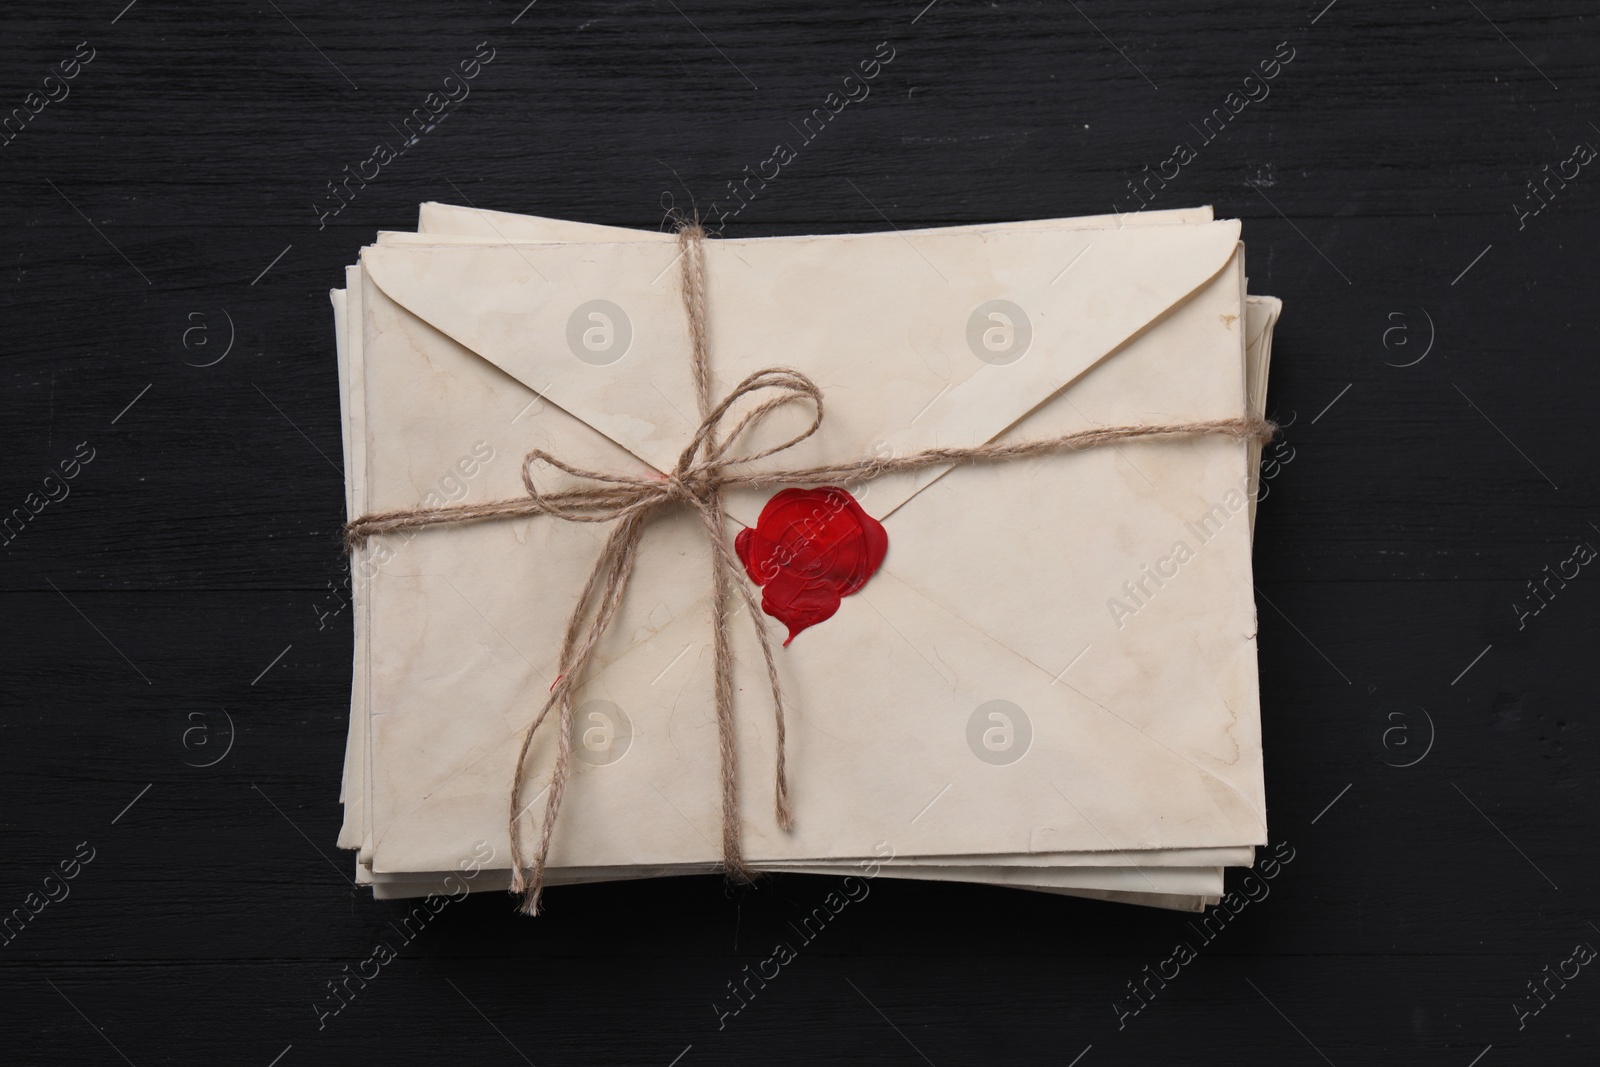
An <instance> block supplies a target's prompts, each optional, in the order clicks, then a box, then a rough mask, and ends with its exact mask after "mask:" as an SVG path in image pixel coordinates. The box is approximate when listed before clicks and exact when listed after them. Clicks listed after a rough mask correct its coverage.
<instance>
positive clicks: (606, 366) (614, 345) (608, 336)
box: [361, 242, 698, 470]
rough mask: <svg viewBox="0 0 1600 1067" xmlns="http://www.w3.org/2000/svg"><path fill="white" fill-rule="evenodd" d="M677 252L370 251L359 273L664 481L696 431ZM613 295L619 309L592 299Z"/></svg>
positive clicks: (652, 247)
mask: <svg viewBox="0 0 1600 1067" xmlns="http://www.w3.org/2000/svg"><path fill="white" fill-rule="evenodd" d="M677 251H678V250H677V247H676V245H675V244H670V243H668V244H644V243H638V242H635V243H629V244H591V245H585V246H582V250H581V254H575V249H574V246H572V245H557V244H533V245H496V246H481V245H480V246H473V245H466V246H460V245H427V246H420V247H419V246H384V245H374V246H369V247H367V248H364V249H362V253H361V264H362V267H363V268H364V269H365V270H366V271H367V273H368V275H369V276H370V277H371V279H372V281H373V282H374V283H375V284H376V285H377V286H378V288H379V289H381V290H383V292H384V293H385V294H386V295H387V296H389V297H390V298H391V299H393V300H394V301H395V302H396V303H398V304H400V305H401V306H402V307H404V308H405V309H406V310H408V311H410V312H411V313H412V314H414V315H416V316H417V317H418V318H420V319H422V320H423V321H424V322H426V323H428V325H430V326H432V327H434V328H435V329H437V330H439V331H440V332H442V333H444V334H446V335H448V336H449V337H451V338H453V339H454V340H456V341H458V342H460V343H461V344H463V345H465V346H466V347H467V348H469V349H471V350H472V351H473V352H475V353H477V354H478V355H479V356H481V357H483V358H484V359H486V360H488V361H489V362H490V363H492V364H494V365H495V366H497V367H499V368H500V369H501V370H503V371H505V372H506V373H507V374H509V375H511V376H512V377H513V378H516V379H517V380H518V381H520V382H521V383H522V384H523V385H525V386H527V387H528V388H529V389H532V390H533V391H534V392H535V393H537V394H539V396H541V397H543V398H545V399H547V400H548V401H550V402H551V403H554V404H556V405H557V406H559V407H560V408H562V409H563V410H565V411H567V412H569V413H570V414H572V415H574V416H576V417H577V418H579V419H581V420H583V421H584V422H585V423H587V424H589V425H590V426H592V427H594V429H596V430H598V431H599V432H600V433H602V434H604V435H606V436H607V437H609V438H610V439H611V440H613V441H615V442H616V443H617V444H618V445H621V446H622V447H623V448H625V449H627V450H628V451H630V452H632V453H633V454H634V455H635V456H638V457H639V458H640V459H641V460H643V461H644V462H646V463H648V464H650V465H651V466H653V467H655V468H656V469H658V470H667V469H670V468H671V467H672V465H673V464H674V463H675V462H676V460H677V457H678V454H679V452H680V451H682V449H683V447H684V445H685V444H686V443H687V442H688V440H689V439H690V437H691V436H692V435H693V434H694V431H695V428H696V426H697V425H698V420H697V419H695V418H694V414H695V412H696V410H697V405H696V401H695V397H694V391H693V385H692V381H691V378H690V373H689V365H688V362H687V357H686V355H685V354H686V353H687V352H688V351H689V334H688V327H687V324H686V322H685V319H684V312H683V304H682V301H681V299H680V297H679V293H678V285H677V281H678V278H677V268H676V267H675V266H674V263H675V257H676V256H677ZM619 279H624V280H625V282H624V284H623V285H622V286H619V282H618V280H619ZM652 279H655V280H654V281H652ZM621 288H626V290H627V296H626V299H625V300H623V303H625V304H626V305H627V309H626V310H624V308H623V306H622V304H619V303H618V301H617V300H616V299H606V298H605V297H604V296H602V295H601V294H615V293H618V292H619V290H620V289H621ZM422 347H423V346H422V345H421V344H419V349H420V348H422Z"/></svg>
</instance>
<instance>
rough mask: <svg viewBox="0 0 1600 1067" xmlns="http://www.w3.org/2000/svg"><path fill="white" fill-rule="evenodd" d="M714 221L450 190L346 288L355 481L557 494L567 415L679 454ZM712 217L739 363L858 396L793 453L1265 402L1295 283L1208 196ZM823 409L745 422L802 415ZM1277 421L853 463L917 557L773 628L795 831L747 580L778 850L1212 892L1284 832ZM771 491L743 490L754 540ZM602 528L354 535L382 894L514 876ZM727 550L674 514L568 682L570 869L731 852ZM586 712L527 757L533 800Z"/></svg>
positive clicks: (581, 445) (625, 450) (357, 683)
mask: <svg viewBox="0 0 1600 1067" xmlns="http://www.w3.org/2000/svg"><path fill="white" fill-rule="evenodd" d="M679 255H680V245H679V242H678V240H677V238H676V236H675V235H674V234H672V233H656V232H648V231H637V230H629V229H621V228H616V227H609V226H595V225H587V224H581V223H574V222H563V221H558V220H554V219H544V218H536V217H531V216H525V215H514V214H505V213H499V212H489V211H481V210H477V209H474V208H460V207H451V206H447V205H443V204H424V205H423V207H422V211H421V220H420V223H419V225H418V232H417V233H382V234H380V235H379V237H378V240H377V243H376V244H374V245H371V246H369V247H367V248H365V249H363V250H362V253H361V261H360V263H359V265H357V266H353V267H350V268H348V270H347V273H346V288H344V289H340V290H334V291H333V293H332V299H333V306H334V312H335V322H336V328H337V331H338V353H339V368H340V385H341V405H342V411H343V416H344V418H343V422H344V450H345V465H346V471H347V472H348V478H347V501H346V503H347V507H348V510H349V513H350V515H351V516H352V517H355V516H358V515H362V514H366V513H370V512H377V511H385V510H392V509H408V508H418V507H437V506H442V505H447V504H454V503H461V502H468V503H470V502H474V501H490V500H499V499H506V498H511V497H517V496H520V495H523V494H524V493H525V490H524V488H523V483H522V474H521V470H522V462H523V456H524V455H525V454H526V453H527V452H528V451H529V450H530V449H533V448H542V449H544V450H546V451H548V452H550V453H552V454H554V455H556V456H559V457H561V458H562V459H563V460H564V461H566V462H568V463H571V464H574V465H576V466H579V467H583V468H588V469H593V470H612V471H625V472H631V473H648V472H649V471H650V470H651V469H652V468H653V469H654V470H656V471H663V472H664V471H669V470H671V469H672V465H673V464H674V463H675V462H676V461H677V458H678V455H679V453H680V451H681V450H682V449H683V448H684V446H685V445H686V444H687V443H688V442H689V440H690V439H691V437H692V436H693V434H694V432H695V429H696V427H697V426H698V423H699V418H698V417H697V397H696V393H695V388H694V385H693V382H692V378H691V373H690V364H689V358H690V351H691V347H690V338H689V332H688V330H689V327H688V324H687V322H686V318H685V312H684V305H683V302H682V299H681V295H680V277H679V265H678V256H679ZM704 255H705V277H706V279H707V287H708V300H709V337H710V341H709V348H710V357H711V363H712V367H713V375H714V379H715V381H714V387H713V389H712V393H713V395H714V396H716V397H721V396H723V395H724V394H725V393H727V391H728V390H729V389H730V388H732V386H734V385H735V384H736V383H738V382H739V381H740V380H741V379H743V378H744V377H745V376H746V375H748V374H750V373H751V372H752V371H755V370H757V369H760V368H764V367H769V366H783V367H790V368H794V369H796V370H799V371H801V372H803V373H804V374H806V375H807V376H809V377H810V378H811V379H812V380H814V381H815V382H816V383H817V384H818V385H819V386H820V387H821V389H822V391H823V392H824V394H825V397H826V418H825V421H824V423H823V425H822V427H821V429H820V430H819V431H818V432H817V433H816V434H815V435H814V436H812V437H811V438H809V439H807V440H805V441H803V442H802V443H801V444H799V445H796V446H794V447H793V448H790V449H788V450H787V451H785V452H782V453H780V454H778V455H776V456H773V457H770V458H769V459H766V460H762V461H760V462H762V463H766V464H770V465H771V466H772V469H780V468H785V469H793V468H796V467H809V466H814V465H818V464H821V463H826V462H836V461H848V460H854V459H860V458H864V457H871V456H873V455H885V454H896V455H899V454H904V453H907V452H912V451H917V450H921V449H924V448H929V447H934V446H960V445H977V444H981V443H984V442H989V441H995V440H1001V441H1009V440H1028V439H1032V438H1039V437H1046V436H1052V435H1057V434H1062V433H1067V432H1071V431H1074V430H1082V429H1091V428H1094V427H1104V426H1130V425H1140V424H1171V423H1183V422H1195V421H1204V420H1217V419H1230V418H1239V417H1242V416H1245V415H1247V414H1250V413H1256V414H1261V413H1263V411H1264V404H1265V399H1266V382H1267V364H1268V358H1269V354H1270V351H1271V338H1272V327H1273V324H1274V322H1275V320H1276V318H1277V315H1278V312H1279V308H1280V304H1279V302H1278V301H1277V300H1275V299H1273V298H1270V297H1253V296H1247V295H1246V282H1245V263H1244V246H1243V245H1242V244H1241V243H1240V224H1239V223H1238V222H1237V221H1216V220H1213V218H1212V213H1211V211H1210V209H1208V208H1202V209H1193V210H1182V211H1165V212H1156V211H1151V212H1143V213H1140V214H1137V215H1125V216H1097V217H1087V218H1072V219H1053V220H1046V221H1039V222H1023V223H1009V224H996V225H980V226H960V227H949V228H941V229H925V230H908V231H899V232H886V233H870V234H853V235H834V236H821V237H780V238H760V239H740V238H726V237H722V238H716V239H711V240H708V241H707V243H706V245H705V252H704ZM808 419H809V413H804V414H803V413H802V412H800V411H798V410H794V411H789V410H782V411H778V412H774V413H773V414H772V415H771V417H770V418H768V419H767V420H765V422H763V423H762V424H761V425H760V426H758V427H754V428H752V431H751V432H752V433H753V434H755V435H756V437H757V438H759V441H758V443H761V442H767V443H776V442H778V441H781V440H783V439H785V438H787V437H789V436H792V435H793V432H794V430H795V428H796V426H803V425H804V423H805V422H806V421H808ZM1259 459H1260V444H1259V443H1248V442H1240V441H1238V440H1236V439H1233V438H1229V437H1223V436H1194V437H1166V438H1155V439H1150V440H1141V441H1123V442H1119V443H1115V444H1112V445H1109V446H1102V447H1097V448H1090V449H1085V450H1083V451H1081V452H1071V453H1067V454H1058V455H1048V456H1041V457H1036V458H1028V459H1019V460H1014V461H1010V462H1004V463H990V464H978V465H964V466H957V467H954V468H950V467H936V468H932V469H927V470H923V471H920V472H915V473H905V474H896V475H890V476H885V477H882V478H878V479H874V480H872V481H871V482H864V483H862V484H859V485H854V486H850V487H849V488H850V490H851V492H852V493H853V494H854V495H855V497H856V498H857V499H858V500H859V501H860V503H861V506H862V507H863V508H864V509H865V510H866V511H867V512H868V513H869V514H870V515H872V516H873V517H874V518H876V519H877V520H879V521H880V522H881V523H882V524H883V526H884V528H885V530H886V531H887V533H888V538H889V548H888V554H887V557H886V558H885V560H884V563H883V565H882V568H881V570H879V571H878V572H877V573H876V575H874V576H873V577H872V578H871V580H870V581H868V582H867V584H866V585H865V586H864V587H863V588H862V589H861V590H860V591H859V592H856V593H854V594H853V595H850V596H848V597H846V598H844V600H843V603H842V605H841V606H840V608H839V610H838V612H837V613H836V614H835V615H834V616H833V617H832V618H829V619H827V620H826V621H825V622H822V623H821V624H819V625H816V626H813V627H811V628H810V629H807V630H806V631H805V632H803V633H801V634H800V635H799V636H798V637H796V638H795V640H794V641H793V642H792V643H791V644H790V645H788V646H787V647H784V648H777V649H776V657H777V660H778V668H779V672H780V674H781V680H782V684H783V688H784V694H785V700H786V704H787V708H788V720H787V727H788V743H787V753H788V775H789V793H790V798H791V803H792V806H793V812H794V821H795V825H794V828H793V829H792V830H790V831H787V832H786V831H783V830H781V829H779V828H778V826H777V825H776V822H775V819H774V815H773V810H772V781H773V753H774V725H773V717H772V712H771V706H770V696H769V693H768V686H767V680H766V670H765V667H764V666H763V665H762V659H761V655H760V651H759V646H758V645H757V642H756V639H755V637H754V635H753V633H752V632H751V630H750V621H749V619H748V618H747V615H748V613H747V612H741V613H740V617H738V618H735V619H734V620H733V629H732V632H733V649H734V654H735V657H736V666H735V687H736V688H735V699H736V702H737V709H736V722H737V757H738V758H737V775H738V783H739V792H740V804H741V815H742V826H743V842H744V850H745V856H746V859H747V861H748V862H749V863H750V864H751V866H752V867H753V868H755V869H757V870H759V871H795V872H807V873H817V874H834V873H837V874H852V873H853V874H857V875H858V876H859V875H860V874H861V873H862V872H863V871H864V870H865V871H867V872H868V873H871V874H875V875H879V876H886V877H896V878H916V879H937V880H946V881H964V882H979V883H987V884H992V885H1005V886H1014V887H1017V888H1024V889H1033V890H1041V891H1044V892H1051V893H1059V894H1066V895H1070V896H1080V897H1091V898H1097V899H1105V900H1120V901H1127V902H1130V903H1138V904H1147V905H1154V906H1159V907H1167V908H1176V909H1184V910H1196V911H1198V910H1200V909H1202V908H1204V907H1205V906H1206V905H1207V904H1212V903H1216V902H1217V900H1218V898H1219V897H1220V896H1221V894H1222V892H1223V871H1224V869H1225V868H1226V867H1229V866H1248V865H1250V864H1251V863H1252V861H1253V856H1254V848H1255V846H1258V845H1263V844H1265V843H1266V833H1267V830H1266V821H1265V818H1266V805H1265V797H1264V792H1263V784H1262V756H1261V729H1260V715H1259V693H1258V680H1257V669H1256V640H1255V634H1256V610H1255V602H1254V597H1253V590H1252V585H1251V560H1250V557H1251V536H1252V528H1253V524H1254V499H1255V494H1254V488H1255V483H1254V476H1255V472H1256V471H1257V469H1258V465H1259ZM538 477H539V478H540V481H541V483H548V484H547V485H542V487H545V488H552V489H559V488H562V487H566V486H570V485H572V484H575V483H576V480H575V479H571V478H568V477H567V476H565V475H563V474H561V473H560V472H559V471H556V470H553V469H550V468H541V469H540V471H539V472H538ZM772 494H773V490H771V489H766V490H754V489H729V490H727V491H726V492H725V505H726V511H727V515H728V534H727V535H728V538H729V542H730V544H731V542H732V538H733V536H734V534H735V533H736V532H737V531H738V530H739V529H742V528H744V527H747V526H751V525H753V524H754V523H755V522H756V520H757V517H758V516H759V514H760V513H761V510H762V507H763V505H764V504H765V503H766V501H767V500H768V499H769V498H770V497H771V496H772ZM609 530H610V525H609V524H605V523H598V524H594V523H576V522H566V521H560V520H558V519H555V518H552V517H550V516H531V517H519V518H510V519H502V520H496V521H487V522H476V523H471V524H461V525H453V526H440V527H433V528H428V529H423V530H420V531H417V530H412V531H408V532H403V533H393V534H385V535H381V536H376V537H373V538H372V539H370V540H369V541H368V542H367V543H366V545H365V546H364V547H362V548H361V549H359V550H357V551H356V552H355V553H354V554H353V556H352V559H351V567H352V585H353V588H354V606H355V671H354V683H353V686H352V700H351V715H350V733H349V743H348V747H347V749H346V757H345V771H344V783H343V790H342V799H343V802H344V810H345V817H344V825H343V829H342V830H341V832H340V836H339V844H340V845H341V846H343V847H345V848H350V849H353V850H355V851H356V853H357V860H356V870H357V874H358V879H359V880H360V881H361V882H363V883H370V884H371V885H372V886H373V888H374V892H375V893H376V894H377V895H378V896H379V897H409V896H421V895H424V894H427V893H432V892H437V893H451V894H454V893H456V892H458V891H464V890H473V891H476V890H485V889H502V890H503V889H505V888H506V886H507V884H508V881H509V871H508V867H509V856H510V845H509V835H508V827H507V817H508V806H507V805H508V796H509V791H510V786H511V782H512V776H513V773H514V771H515V763H516V756H517V748H518V743H519V739H520V735H521V733H522V731H523V730H524V728H525V727H526V726H527V724H528V723H529V722H530V720H531V719H532V717H533V715H534V714H535V712H536V711H537V710H538V708H539V707H540V705H541V704H542V703H543V701H544V700H545V699H546V697H547V694H548V693H549V691H550V689H551V686H552V683H553V682H554V681H555V678H556V675H557V672H558V668H557V660H558V658H559V652H560V648H561V642H562V636H563V633H564V631H565V629H566V627H567V622H568V616H569V614H570V613H571V612H572V610H573V608H574V606H575V604H576V602H577V599H578V597H579V595H580V592H581V590H582V588H583V585H584V582H585V581H586V579H587V578H588V576H589V574H590V572H591V570H592V568H593V567H594V564H595V560H596V556H597V554H598V553H599V551H600V548H601V545H602V543H603V541H604V539H605V537H606V536H607V534H608V532H609ZM710 551H711V549H710V546H709V543H708V542H707V540H706V534H705V529H704V527H703V525H702V524H701V520H700V519H699V517H698V516H697V515H696V514H695V512H694V511H693V509H691V508H686V507H685V508H678V509H667V510H666V511H664V512H663V513H662V514H661V515H660V516H659V517H657V518H654V519H652V520H651V521H650V523H649V524H648V526H647V528H646V530H645V533H644V537H643V541H642V543H641V545H640V548H639V555H638V560H637V565H636V567H635V568H634V571H633V574H632V578H631V583H630V585H629V586H628V589H627V593H626V597H625V601H624V603H623V607H622V610H621V613H620V615H619V617H618V618H617V619H616V620H615V621H614V622H613V623H612V625H611V626H610V627H609V628H608V629H607V630H606V632H605V634H604V637H603V639H602V641H601V643H600V645H599V648H598V652H597V654H596V656H595V658H594V660H593V662H592V664H591V666H590V668H589V670H588V672H587V675H586V677H584V678H583V679H582V685H581V689H580V690H579V692H578V693H577V695H576V697H575V704H576V715H575V721H574V723H573V729H572V733H571V739H572V744H573V746H574V747H573V751H574V753H575V756H576V759H575V761H574V762H573V767H574V773H573V774H572V777H571V780H570V782H569V783H568V785H567V788H566V794H565V800H564V802H563V805H562V807H561V809H560V815H559V819H558V822H557V825H556V828H555V833H554V838H553V842H552V846H551V852H550V866H549V870H548V874H547V877H546V884H548V885H562V884H566V883H580V882H593V881H603V880H612V879H627V878H648V877H660V876H665V875H671V874H686V873H705V872H710V871H713V870H716V869H718V860H719V858H720V855H721V850H720V847H719V844H718V842H719V841H720V839H721V829H720V818H721V813H720V796H721V794H720V784H719V783H720V778H719V776H720V774H721V770H720V766H721V765H720V762H719V751H718V734H717V723H716V717H715V713H714V701H713V692H712V670H711V651H710V649H711V642H712V634H711V628H710V607H709V605H710V597H711V591H710V578H709V574H710V557H709V553H710ZM741 580H743V579H742V578H741ZM737 603H738V602H737V601H735V604H737ZM760 621H762V622H763V623H765V624H767V625H768V626H769V627H771V628H772V629H773V630H774V631H775V635H776V636H775V639H774V645H776V644H777V640H780V639H781V638H782V637H783V636H784V635H783V630H782V627H780V626H779V625H778V624H777V623H776V622H775V621H774V620H772V619H765V618H763V619H762V620H760ZM556 722H557V720H556V718H555V717H552V718H551V719H549V720H547V721H546V723H545V724H544V725H543V726H542V727H541V728H540V730H539V732H538V733H537V734H536V735H535V738H536V739H535V742H534V744H533V748H532V751H531V754H530V756H529V759H528V761H527V764H526V773H527V775H528V776H529V777H528V782H529V785H528V786H527V788H526V790H525V793H524V796H526V797H528V798H531V800H530V803H529V804H528V805H527V807H526V808H525V809H524V811H523V812H522V814H521V819H522V831H521V832H522V838H523V840H524V841H537V840H538V835H539V825H540V822H541V819H542V807H543V803H544V801H543V799H542V797H543V796H544V786H545V784H546V783H547V782H548V781H549V780H550V775H551V770H552V765H553V762H554V759H555V750H556V738H555V733H556V730H557V726H556ZM548 896H549V895H548V894H547V898H548Z"/></svg>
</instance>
